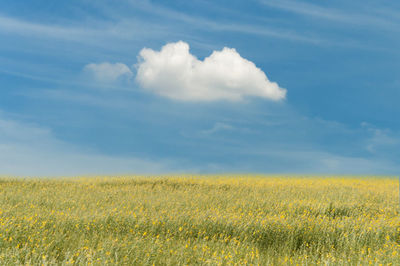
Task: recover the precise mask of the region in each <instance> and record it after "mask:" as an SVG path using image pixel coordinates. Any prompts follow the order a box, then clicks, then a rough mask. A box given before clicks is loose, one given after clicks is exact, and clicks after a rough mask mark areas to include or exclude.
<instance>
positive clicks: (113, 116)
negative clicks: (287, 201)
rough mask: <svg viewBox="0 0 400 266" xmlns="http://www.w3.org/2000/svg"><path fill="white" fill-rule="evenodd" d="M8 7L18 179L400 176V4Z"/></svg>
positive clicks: (4, 16) (7, 122)
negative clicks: (177, 62) (182, 61)
mask: <svg viewBox="0 0 400 266" xmlns="http://www.w3.org/2000/svg"><path fill="white" fill-rule="evenodd" d="M0 7H1V8H0V172H1V173H2V174H5V175H79V174H129V173H132V174H135V173H139V174H142V173H144V174H158V173H232V172H235V173H280V174H290V173H296V174H396V173H398V172H399V170H400V160H399V159H400V135H399V132H400V123H399V122H398V117H399V116H400V108H399V105H398V101H399V98H400V91H399V86H400V79H399V77H400V75H399V74H400V71H399V70H400V52H399V49H398V47H399V44H400V42H399V41H400V37H399V36H400V34H399V31H400V4H399V3H397V2H396V1H379V2H378V1H370V0H367V1H350V2H349V1H329V2H321V1H286V0H284V1H275V0H274V1H268V0H250V1H196V0H194V1H135V0H131V1H118V2H116V1H62V2H57V3H56V2H54V1H40V0H38V1H2V3H1V4H0ZM168 47H169V48H168ZM224 47H228V48H233V49H234V50H233V49H224ZM144 48H146V49H145V50H143V49H144ZM164 48H165V49H164ZM178 48H179V49H178ZM186 48H187V49H190V50H187V49H186ZM168 49H170V50H168ZM174 49H175V50H174ZM185 49H186V50H185ZM178 50H179V53H181V54H183V55H184V57H183V58H184V59H185V60H188V61H185V62H189V63H188V64H189V65H190V66H189V67H187V65H178V66H175V65H173V67H171V64H174V63H173V62H175V61H173V60H175V59H171V58H172V57H171V53H172V54H173V55H176V54H174V53H175V52H176V51H178ZM143 51H147V53H146V52H143ZM168 51H169V52H168ZM171 51H172V52H171ZM170 52H171V53H170ZM174 58H175V57H174ZM171 62H172V63H171ZM232 62H237V63H238V68H234V67H232V71H231V66H232V64H233V63H232ZM146 71H147V72H146ZM148 71H150V72H148ZM146 73H147V74H148V73H152V75H153V76H151V77H150V78H149V76H148V75H147V74H146ZM154 73H155V74H154ZM265 75H266V76H265ZM275 83H276V85H274V84H275ZM274 86H275V87H274Z"/></svg>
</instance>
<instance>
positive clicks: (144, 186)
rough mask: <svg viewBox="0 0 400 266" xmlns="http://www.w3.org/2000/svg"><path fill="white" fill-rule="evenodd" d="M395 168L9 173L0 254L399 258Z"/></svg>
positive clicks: (198, 260)
mask: <svg viewBox="0 0 400 266" xmlns="http://www.w3.org/2000/svg"><path fill="white" fill-rule="evenodd" d="M397 193H398V181H397V180H395V179H391V178H352V177H345V178H343V177H332V178H323V177H321V178H318V177H310V178H300V177H293V178H290V177H288V178H285V177H261V176H243V177H240V176H234V177H228V176H223V177H149V178H146V177H121V178H111V177H110V178H74V179H72V178H71V179H60V180H55V179H25V180H22V179H0V264H1V265H5V264H7V265H9V264H45V265H46V264H98V265H103V264H110V265H113V264H149V265H152V264H156V265H160V264H169V265H186V264H212V265H216V264H223V265H228V264H260V265H266V264H276V265H282V264H296V263H298V264H302V265H305V264H307V265H313V264H327V265H328V264H329V265H332V264H339V265H343V264H369V263H372V264H376V265H378V264H385V265H387V264H393V265H400V256H399V253H400V220H399V213H398V199H399V198H398V194H397Z"/></svg>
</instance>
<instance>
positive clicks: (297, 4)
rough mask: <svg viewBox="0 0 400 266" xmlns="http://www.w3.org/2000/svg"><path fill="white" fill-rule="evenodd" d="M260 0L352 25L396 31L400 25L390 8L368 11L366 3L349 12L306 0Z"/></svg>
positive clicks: (286, 9) (300, 13) (319, 17)
mask: <svg viewBox="0 0 400 266" xmlns="http://www.w3.org/2000/svg"><path fill="white" fill-rule="evenodd" d="M260 2H261V3H262V4H264V5H265V6H269V7H272V8H277V9H281V10H285V11H288V12H292V13H295V14H299V15H303V16H308V17H311V18H317V19H322V20H328V21H335V22H340V23H347V24H349V23H350V24H352V25H359V26H377V27H380V28H385V29H391V30H394V31H398V30H399V25H400V23H399V22H400V21H396V20H394V19H393V18H390V16H388V14H391V12H390V11H389V10H383V9H381V8H374V7H372V8H369V9H367V11H366V10H363V8H364V6H365V5H364V3H363V6H362V7H360V8H359V9H357V12H351V11H350V12H349V11H348V10H345V9H338V8H328V7H323V6H322V5H316V4H310V3H307V2H304V1H290V0H280V1H276V0H260ZM370 10H377V11H380V12H375V13H372V12H371V11H370Z"/></svg>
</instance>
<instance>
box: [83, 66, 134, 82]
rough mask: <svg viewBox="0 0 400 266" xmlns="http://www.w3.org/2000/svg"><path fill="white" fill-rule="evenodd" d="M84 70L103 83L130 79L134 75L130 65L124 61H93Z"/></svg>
mask: <svg viewBox="0 0 400 266" xmlns="http://www.w3.org/2000/svg"><path fill="white" fill-rule="evenodd" d="M83 70H84V72H85V73H87V74H89V75H90V76H91V78H93V79H94V80H96V81H98V82H102V83H113V82H116V81H119V80H124V79H126V80H129V79H130V78H132V76H133V73H132V71H131V70H130V69H129V67H128V66H127V65H125V64H122V63H115V64H111V63H108V62H104V63H100V64H93V63H92V64H87V65H86V66H85V67H84V69H83Z"/></svg>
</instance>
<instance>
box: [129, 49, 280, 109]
mask: <svg viewBox="0 0 400 266" xmlns="http://www.w3.org/2000/svg"><path fill="white" fill-rule="evenodd" d="M136 81H137V82H138V83H139V85H140V86H141V87H143V88H144V89H146V90H148V91H150V92H152V93H155V94H158V95H161V96H163V97H167V98H170V99H174V100H181V101H215V100H229V101H239V100H242V99H243V98H244V97H245V96H253V97H261V98H265V99H270V100H275V101H277V100H282V99H284V98H285V96H286V90H285V89H282V88H280V87H279V86H278V84H277V83H275V82H271V81H269V79H268V78H267V76H266V75H265V73H264V72H263V71H262V70H261V69H260V68H258V67H257V66H256V65H255V64H254V63H253V62H251V61H249V60H247V59H245V58H243V57H241V56H240V54H239V53H238V52H237V51H236V50H235V49H232V48H227V47H225V48H223V49H222V50H221V51H213V53H212V54H211V55H210V56H209V57H207V58H205V59H204V60H203V61H201V60H199V59H197V58H196V57H195V56H194V55H192V54H191V53H190V51H189V45H188V44H187V43H185V42H182V41H179V42H176V43H169V44H166V45H165V46H163V47H162V48H161V51H154V50H152V49H148V48H144V49H142V50H141V51H140V54H139V63H138V65H137V76H136Z"/></svg>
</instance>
